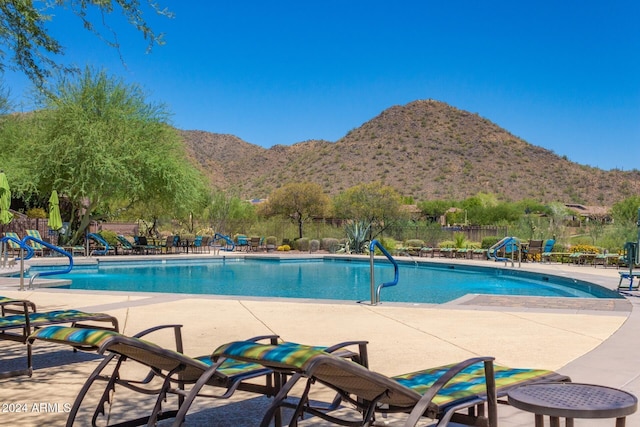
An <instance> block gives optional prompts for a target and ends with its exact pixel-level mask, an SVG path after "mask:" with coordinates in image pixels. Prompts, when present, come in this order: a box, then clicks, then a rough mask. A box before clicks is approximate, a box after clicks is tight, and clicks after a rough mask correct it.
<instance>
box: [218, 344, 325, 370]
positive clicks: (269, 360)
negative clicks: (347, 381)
mask: <svg viewBox="0 0 640 427" xmlns="http://www.w3.org/2000/svg"><path fill="white" fill-rule="evenodd" d="M324 350H326V347H311V346H308V345H303V344H296V343H290V342H286V343H282V344H278V345H266V344H260V343H256V342H253V341H236V342H231V343H228V344H224V345H222V346H220V347H218V348H217V349H216V350H215V351H214V352H213V355H214V356H224V357H230V358H233V359H238V360H250V361H260V363H261V364H262V365H264V366H267V367H279V368H287V369H294V370H300V369H302V368H303V367H304V366H305V365H306V364H307V363H308V362H310V361H311V360H312V359H313V358H314V357H315V356H317V355H319V354H323V355H326V354H327V353H326V352H325V351H324Z"/></svg>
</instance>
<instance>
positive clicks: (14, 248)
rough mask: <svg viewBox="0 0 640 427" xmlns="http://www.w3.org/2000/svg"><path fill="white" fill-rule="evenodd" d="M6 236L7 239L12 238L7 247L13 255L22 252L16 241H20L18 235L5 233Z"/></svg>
mask: <svg viewBox="0 0 640 427" xmlns="http://www.w3.org/2000/svg"><path fill="white" fill-rule="evenodd" d="M4 235H5V236H6V237H10V238H11V239H9V240H7V247H8V249H9V250H11V252H12V253H14V254H16V253H19V252H20V245H19V244H18V243H16V240H18V241H19V240H20V237H18V233H14V232H13V231H5V232H4Z"/></svg>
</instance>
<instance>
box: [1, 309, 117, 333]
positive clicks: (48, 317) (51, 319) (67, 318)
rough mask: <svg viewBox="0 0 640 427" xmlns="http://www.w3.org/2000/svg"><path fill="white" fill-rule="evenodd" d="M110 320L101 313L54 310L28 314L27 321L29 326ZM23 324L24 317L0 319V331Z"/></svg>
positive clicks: (16, 316) (18, 315) (15, 316)
mask: <svg viewBox="0 0 640 427" xmlns="http://www.w3.org/2000/svg"><path fill="white" fill-rule="evenodd" d="M98 319H111V316H109V315H107V314H102V313H85V312H83V311H78V310H56V311H49V312H46V313H30V314H29V321H30V323H31V326H38V325H45V324H52V323H66V322H76V321H82V320H98ZM24 323H25V318H24V315H21V314H16V315H13V316H5V317H0V329H7V328H10V327H18V326H22V325H24Z"/></svg>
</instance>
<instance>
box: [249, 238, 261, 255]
mask: <svg viewBox="0 0 640 427" xmlns="http://www.w3.org/2000/svg"><path fill="white" fill-rule="evenodd" d="M261 243H262V239H261V238H260V237H257V236H252V237H251V238H250V239H249V250H251V251H253V252H258V251H259V250H260V244H261Z"/></svg>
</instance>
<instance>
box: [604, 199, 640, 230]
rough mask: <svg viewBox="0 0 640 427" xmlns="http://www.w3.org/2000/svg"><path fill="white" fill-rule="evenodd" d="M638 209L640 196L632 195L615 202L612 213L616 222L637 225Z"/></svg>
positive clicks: (639, 207)
mask: <svg viewBox="0 0 640 427" xmlns="http://www.w3.org/2000/svg"><path fill="white" fill-rule="evenodd" d="M638 209H640V196H631V197H629V198H627V199H624V200H622V201H620V202H618V203H615V204H614V205H613V206H612V207H611V215H612V216H613V220H614V221H615V222H620V223H623V224H626V225H637V224H636V221H638V220H640V218H638Z"/></svg>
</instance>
